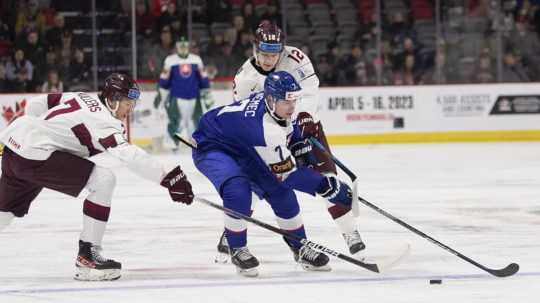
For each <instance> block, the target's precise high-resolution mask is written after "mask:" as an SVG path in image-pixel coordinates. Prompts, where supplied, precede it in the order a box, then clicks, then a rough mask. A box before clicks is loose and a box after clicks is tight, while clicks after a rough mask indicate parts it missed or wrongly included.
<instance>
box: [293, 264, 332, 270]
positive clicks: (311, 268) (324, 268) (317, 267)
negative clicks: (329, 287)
mask: <svg viewBox="0 0 540 303" xmlns="http://www.w3.org/2000/svg"><path fill="white" fill-rule="evenodd" d="M300 265H302V268H303V269H304V270H305V271H331V270H332V267H330V265H328V264H326V265H323V266H313V265H310V264H300Z"/></svg>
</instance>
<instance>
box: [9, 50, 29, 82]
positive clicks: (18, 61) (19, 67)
mask: <svg viewBox="0 0 540 303" xmlns="http://www.w3.org/2000/svg"><path fill="white" fill-rule="evenodd" d="M33 73H34V66H33V65H32V63H31V62H30V61H29V60H27V59H26V58H25V57H24V50H22V49H21V48H16V49H15V51H14V53H13V57H12V58H11V60H10V61H8V63H7V65H6V76H7V79H8V81H10V85H11V88H12V90H13V91H14V92H27V91H29V89H31V82H32V76H33Z"/></svg>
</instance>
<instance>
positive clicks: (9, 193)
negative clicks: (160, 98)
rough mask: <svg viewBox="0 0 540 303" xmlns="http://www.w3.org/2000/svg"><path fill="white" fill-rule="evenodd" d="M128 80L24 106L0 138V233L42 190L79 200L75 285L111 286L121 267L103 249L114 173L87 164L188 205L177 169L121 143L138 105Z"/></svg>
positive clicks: (118, 78)
mask: <svg viewBox="0 0 540 303" xmlns="http://www.w3.org/2000/svg"><path fill="white" fill-rule="evenodd" d="M139 95H140V90H139V87H138V85H137V84H136V83H135V81H133V80H132V79H131V78H130V77H129V76H127V75H122V74H112V75H110V76H109V77H108V78H107V79H106V80H105V85H104V88H103V90H102V91H101V92H100V94H99V95H98V96H95V95H91V94H87V93H82V92H78V93H64V94H49V95H42V96H39V97H35V98H33V99H32V100H29V104H28V108H27V114H26V115H24V116H22V117H20V118H18V119H17V120H15V121H14V122H13V123H11V124H10V125H9V126H8V127H7V128H6V129H5V130H4V131H2V132H1V133H0V141H1V142H2V143H4V144H5V148H4V155H3V157H2V175H1V177H0V230H2V229H3V228H5V227H6V226H7V225H9V223H10V222H11V221H12V219H13V218H15V217H23V216H25V215H26V214H27V213H28V211H29V208H30V205H31V203H32V202H33V201H34V199H35V198H36V197H37V196H38V195H39V193H40V192H41V190H42V189H43V188H49V189H52V190H55V191H59V192H62V193H64V194H68V195H71V196H73V197H77V196H78V195H79V193H80V192H81V191H82V189H83V188H86V189H87V190H88V192H89V194H88V196H87V197H86V199H85V200H84V206H83V230H82V232H81V235H80V240H79V253H78V256H77V259H76V263H75V265H76V274H75V279H77V280H115V279H118V278H120V271H121V264H120V263H119V262H116V261H114V260H111V259H107V258H105V257H103V256H102V255H101V253H100V251H101V242H102V239H103V236H104V233H105V227H106V224H107V220H108V218H109V213H110V207H111V199H112V193H113V190H114V187H115V176H114V174H113V172H112V171H111V170H110V169H108V168H105V167H101V166H98V165H96V164H94V163H93V162H91V161H89V160H88V159H86V158H88V157H90V156H93V155H96V154H98V153H101V152H107V153H109V154H110V155H112V156H114V157H116V158H118V159H119V160H121V161H122V162H123V163H125V165H127V166H128V167H129V168H130V169H131V170H132V171H133V172H135V173H137V174H138V175H140V176H142V177H144V178H146V179H149V180H151V181H154V182H155V183H157V184H161V185H162V186H164V187H166V188H167V189H168V190H169V194H170V196H171V199H172V200H173V201H176V202H182V203H186V204H190V203H191V202H192V201H193V193H192V190H191V184H190V183H189V181H188V180H187V178H186V176H185V174H184V173H183V172H182V170H181V169H180V166H176V167H175V168H173V169H171V170H169V169H165V167H164V166H163V165H162V164H161V163H159V162H157V161H156V160H154V159H153V158H152V157H151V156H150V155H148V154H147V153H146V152H144V151H143V150H142V149H140V148H138V147H137V146H134V145H131V144H130V143H128V142H127V140H126V138H125V135H124V133H125V132H124V128H123V125H122V121H123V120H124V119H125V118H126V117H127V116H128V115H129V113H130V112H131V111H132V110H133V108H134V106H135V104H136V102H137V100H138V99H139Z"/></svg>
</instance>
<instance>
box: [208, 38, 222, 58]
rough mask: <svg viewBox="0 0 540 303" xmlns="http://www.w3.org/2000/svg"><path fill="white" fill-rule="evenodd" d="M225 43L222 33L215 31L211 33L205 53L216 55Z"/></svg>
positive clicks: (209, 55)
mask: <svg viewBox="0 0 540 303" xmlns="http://www.w3.org/2000/svg"><path fill="white" fill-rule="evenodd" d="M224 43H225V41H224V39H223V34H222V33H215V34H213V35H212V40H210V43H208V47H207V51H206V55H207V56H208V57H217V56H219V55H220V54H221V47H222V46H223V44H224Z"/></svg>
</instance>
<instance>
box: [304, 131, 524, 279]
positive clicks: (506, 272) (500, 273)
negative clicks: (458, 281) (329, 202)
mask: <svg viewBox="0 0 540 303" xmlns="http://www.w3.org/2000/svg"><path fill="white" fill-rule="evenodd" d="M309 140H310V142H311V143H312V144H313V145H315V146H316V147H317V148H319V149H320V150H321V151H323V152H324V153H326V154H327V155H328V156H329V157H330V158H332V160H334V162H335V163H336V165H337V166H339V167H340V168H341V169H342V170H343V171H344V172H345V173H346V174H347V175H348V176H349V177H350V178H351V179H354V180H356V175H355V174H354V173H353V172H352V171H351V170H349V169H348V168H347V167H346V166H345V165H344V164H343V163H342V162H341V161H339V160H338V159H336V157H334V156H333V155H332V154H330V153H329V152H328V151H327V150H326V149H325V148H324V146H323V145H322V144H321V143H320V142H319V141H318V140H317V139H315V138H310V139H309ZM358 201H359V202H362V203H363V204H365V205H367V206H369V207H370V208H372V209H374V210H375V211H377V212H378V213H380V214H382V215H383V216H385V217H387V218H389V219H390V220H392V221H394V222H396V223H397V224H399V225H401V226H403V227H405V228H407V229H408V230H410V231H412V232H414V233H415V234H417V235H419V236H421V237H422V238H424V239H426V240H428V241H430V242H431V243H433V244H435V245H437V246H439V247H441V248H442V249H444V250H446V251H448V252H449V253H451V254H453V255H455V256H457V257H459V258H461V259H463V260H465V261H467V262H469V263H470V264H472V265H474V266H476V267H478V268H480V269H482V270H483V271H486V272H488V273H490V274H492V275H494V276H496V277H501V278H502V277H508V276H511V275H513V274H515V273H516V272H518V271H519V264H517V263H511V264H508V265H507V266H506V267H505V268H501V269H492V268H489V267H486V266H484V265H482V264H480V263H478V262H476V261H474V260H473V259H471V258H469V257H467V256H465V255H463V254H462V253H460V252H458V251H456V250H454V249H453V248H451V247H449V246H448V245H446V244H443V243H441V242H439V241H437V240H435V239H434V238H432V237H430V236H429V235H427V234H425V233H423V232H421V231H420V230H418V229H416V228H415V227H413V226H411V225H409V224H407V223H405V222H404V221H402V220H400V219H399V218H396V217H394V216H393V215H391V214H390V213H388V212H386V211H384V210H383V209H381V208H379V207H378V206H376V205H374V204H372V203H370V202H369V201H367V200H365V199H363V198H361V197H358Z"/></svg>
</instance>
